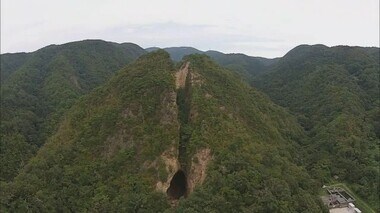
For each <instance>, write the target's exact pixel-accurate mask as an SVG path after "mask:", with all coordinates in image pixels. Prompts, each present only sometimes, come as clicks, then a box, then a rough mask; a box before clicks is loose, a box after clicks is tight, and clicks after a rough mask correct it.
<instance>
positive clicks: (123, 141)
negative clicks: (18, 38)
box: [0, 40, 380, 212]
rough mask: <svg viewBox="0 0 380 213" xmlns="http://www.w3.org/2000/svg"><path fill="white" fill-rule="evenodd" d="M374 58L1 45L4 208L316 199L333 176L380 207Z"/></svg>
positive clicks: (285, 203)
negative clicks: (19, 49) (8, 49)
mask: <svg viewBox="0 0 380 213" xmlns="http://www.w3.org/2000/svg"><path fill="white" fill-rule="evenodd" d="M147 52H150V53H147ZM194 53H195V54H194ZM379 57H380V54H379V48H364V47H348V46H336V47H331V48H330V47H326V46H324V45H312V46H310V45H301V46H298V47H296V48H294V49H293V50H291V51H289V52H288V53H287V54H286V55H285V56H284V57H282V58H276V59H266V58H260V57H251V56H247V55H244V54H224V53H221V52H218V51H206V52H203V51H200V50H197V49H195V48H191V47H171V48H164V50H160V49H159V48H155V47H153V48H147V49H145V50H144V49H142V48H141V47H139V46H138V45H135V44H132V43H122V44H117V43H112V42H105V41H101V40H85V41H79V42H72V43H67V44H63V45H50V46H47V47H45V48H42V49H40V50H38V51H35V52H32V53H14V54H2V55H1V129H0V131H1V133H0V139H1V142H0V171H1V173H0V181H1V182H0V184H1V185H0V199H1V200H0V202H1V206H0V211H2V212H3V211H4V212H8V211H10V212H27V211H30V212H68V211H71V212H84V211H90V212H136V211H141V212H163V211H166V212H205V211H206V212H224V211H226V210H232V211H235V212H321V211H325V210H326V209H325V207H323V206H322V204H321V203H320V199H319V197H318V195H319V192H320V191H319V190H320V189H321V188H320V187H321V186H322V185H324V184H331V183H336V182H339V183H346V184H347V185H349V187H350V188H351V189H352V190H353V191H354V192H355V193H356V194H357V195H359V196H360V197H361V198H364V199H365V200H366V201H368V203H369V204H370V205H371V207H372V208H373V209H374V210H375V211H379V210H380V207H379V206H378V203H379V182H380V179H379V177H380V172H379V167H378V165H379V163H380V162H379V161H380V154H379V151H380V150H379V144H380V100H379V97H380V94H379V93H380V92H379V74H380V65H379V60H380V58H379ZM183 198H185V199H183Z"/></svg>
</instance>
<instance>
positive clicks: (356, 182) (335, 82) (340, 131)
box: [254, 45, 380, 210]
mask: <svg viewBox="0 0 380 213" xmlns="http://www.w3.org/2000/svg"><path fill="white" fill-rule="evenodd" d="M379 73H380V68H379V49H378V48H360V47H347V46H337V47H333V48H328V47H326V46H323V45H315V46H307V45H302V46H299V47H296V48H295V49H293V50H291V51H290V52H289V53H288V54H286V55H285V56H284V57H283V58H282V59H281V60H280V61H279V62H278V64H277V65H276V66H275V67H274V68H273V69H272V70H271V71H270V72H269V73H267V74H266V75H264V76H263V77H261V78H259V79H256V81H255V83H254V86H255V87H258V88H260V89H261V90H262V91H264V92H265V93H267V94H268V95H269V96H270V97H271V99H272V100H273V101H274V102H276V103H278V104H279V105H282V106H285V107H287V108H288V109H289V110H290V111H291V112H292V113H293V114H294V115H296V117H297V118H298V121H299V123H300V124H301V125H302V126H303V128H304V129H305V130H306V132H307V134H308V136H309V141H308V142H307V143H306V144H305V148H306V150H307V152H308V155H307V156H308V162H309V166H308V170H309V171H310V174H313V175H314V176H315V177H317V178H319V179H320V181H321V184H325V183H328V182H329V181H330V180H331V179H332V178H333V177H334V176H335V178H338V180H339V181H344V182H347V183H349V185H350V188H352V189H353V190H354V191H355V192H356V193H357V194H358V195H360V196H361V197H363V198H365V199H366V200H367V201H369V202H370V204H371V205H372V206H373V208H374V209H376V210H379V209H380V208H379V206H378V203H379V163H380V162H379V160H380V156H379V141H380V140H379V137H380V125H379V122H380V108H379V107H380V106H379V104H380V103H379V101H380V100H379V97H380V96H379Z"/></svg>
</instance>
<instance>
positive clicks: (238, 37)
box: [1, 0, 379, 57]
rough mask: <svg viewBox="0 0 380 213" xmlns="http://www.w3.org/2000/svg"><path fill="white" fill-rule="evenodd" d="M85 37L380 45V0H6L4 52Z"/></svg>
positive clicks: (277, 45) (245, 45)
mask: <svg viewBox="0 0 380 213" xmlns="http://www.w3.org/2000/svg"><path fill="white" fill-rule="evenodd" d="M83 39H103V40H107V41H115V42H133V43H136V44H138V45H140V46H142V47H144V48H146V47H151V46H158V47H169V46H192V47H195V48H198V49H200V50H209V49H213V50H219V51H222V52H242V53H245V54H248V55H254V56H265V57H277V56H282V55H284V54H285V53H286V52H287V51H289V50H290V49H291V48H293V47H295V46H297V45H299V44H316V43H322V44H326V45H328V46H333V45H340V44H344V45H359V46H379V0H260V1H258V0H229V1H224V0H187V1H185V0H159V1H158V0H150V1H148V0H133V1H130V0H61V1H58V0H33V1H32V0H1V53H6V52H21V51H27V52H28V51H34V50H37V49H39V48H41V47H44V46H46V45H49V44H62V43H66V42H69V41H76V40H83Z"/></svg>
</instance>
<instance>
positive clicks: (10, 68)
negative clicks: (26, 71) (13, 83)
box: [0, 53, 32, 83]
mask: <svg viewBox="0 0 380 213" xmlns="http://www.w3.org/2000/svg"><path fill="white" fill-rule="evenodd" d="M31 55H32V54H31V53H6V54H2V55H1V57H0V60H1V61H0V70H1V72H0V77H1V78H0V80H1V83H3V82H5V81H6V80H7V79H8V77H9V76H10V75H11V74H12V73H13V72H14V71H15V70H17V69H18V68H20V66H21V65H23V64H24V63H25V61H26V60H28V59H29V58H30V56H31Z"/></svg>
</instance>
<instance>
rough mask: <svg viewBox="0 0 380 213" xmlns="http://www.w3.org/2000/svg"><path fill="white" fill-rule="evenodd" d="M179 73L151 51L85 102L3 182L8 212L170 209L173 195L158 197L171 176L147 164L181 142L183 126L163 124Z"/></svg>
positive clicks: (4, 206) (161, 54)
mask: <svg viewBox="0 0 380 213" xmlns="http://www.w3.org/2000/svg"><path fill="white" fill-rule="evenodd" d="M173 70H174V68H173V64H172V62H171V61H170V59H169V55H168V54H167V53H165V52H155V53H151V54H149V55H147V56H142V57H141V58H140V59H138V60H137V61H136V62H135V63H134V64H133V65H130V66H127V67H126V68H125V69H124V70H122V71H121V72H118V73H117V74H116V75H115V76H114V77H113V78H112V79H111V80H110V81H108V82H107V83H106V84H105V85H104V86H103V87H100V88H98V89H96V90H95V91H94V92H92V93H90V94H89V95H87V96H85V97H84V98H81V99H80V101H79V102H78V103H77V104H75V105H74V106H73V107H72V108H71V109H70V110H69V112H68V113H67V114H66V115H65V118H64V120H63V122H62V123H61V124H60V126H59V130H58V131H57V133H56V134H54V135H53V137H51V138H50V139H49V140H48V142H47V143H46V144H45V145H44V146H43V147H42V148H41V149H40V150H39V152H38V154H37V156H36V157H34V158H32V159H31V160H30V161H29V163H28V165H26V166H25V167H24V169H23V170H22V171H21V173H20V174H19V175H18V176H17V177H16V178H15V179H14V181H13V182H10V183H7V184H3V185H4V187H3V188H2V189H1V190H2V191H1V193H2V196H1V197H2V200H1V205H2V209H7V210H9V211H32V212H56V211H59V212H60V211H74V212H83V211H95V212H104V211H107V212H120V211H122V212H136V211H139V212H140V211H141V212H145V211H148V212H151V210H152V209H155V210H156V211H163V209H166V208H168V206H169V204H168V203H167V201H166V198H165V196H164V195H163V194H161V193H156V192H154V186H155V185H154V183H155V181H157V179H159V178H162V177H159V176H161V175H164V174H163V172H162V171H158V170H157V169H156V168H151V169H149V168H144V167H143V166H142V165H144V164H146V163H147V162H149V161H150V159H152V161H153V160H155V159H156V158H157V157H158V156H159V155H160V154H161V153H162V152H163V151H164V150H166V149H168V147H169V145H172V143H173V141H178V135H177V129H178V125H177V124H176V123H170V124H165V125H163V124H161V119H162V117H163V116H165V115H163V114H162V110H163V108H164V107H166V106H165V105H163V99H164V97H167V96H168V95H169V94H170V92H172V91H173V90H174V79H173V73H172V71H173ZM148 165H149V164H148ZM152 169H153V174H152V171H151V170H152Z"/></svg>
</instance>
